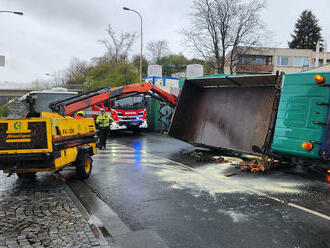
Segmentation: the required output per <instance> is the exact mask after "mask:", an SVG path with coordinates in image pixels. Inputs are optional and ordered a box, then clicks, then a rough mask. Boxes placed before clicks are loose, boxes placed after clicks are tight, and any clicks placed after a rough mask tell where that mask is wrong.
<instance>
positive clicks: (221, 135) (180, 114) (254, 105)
mask: <svg viewBox="0 0 330 248" xmlns="http://www.w3.org/2000/svg"><path fill="white" fill-rule="evenodd" d="M279 81H280V80H279V77H278V76H276V75H254V76H221V77H214V78H210V77H209V78H194V79H187V80H185V83H184V86H183V88H182V92H181V95H180V99H179V101H178V105H177V107H176V110H175V113H174V115H173V119H172V123H171V126H170V130H169V135H170V136H173V137H175V138H178V139H181V140H184V141H187V142H189V143H193V144H199V145H203V146H209V147H215V148H223V149H228V150H233V151H237V152H243V153H251V154H256V153H258V152H256V151H257V150H259V151H262V152H265V149H266V147H267V144H268V143H269V142H270V135H271V131H272V127H273V122H274V118H275V116H274V115H275V114H276V112H274V111H273V109H274V108H275V109H276V107H277V104H278V100H277V97H276V96H277V95H278V94H277V91H278V88H279V87H278V82H279ZM253 147H254V148H253ZM256 147H257V148H259V149H256Z"/></svg>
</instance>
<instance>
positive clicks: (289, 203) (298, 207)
mask: <svg viewBox="0 0 330 248" xmlns="http://www.w3.org/2000/svg"><path fill="white" fill-rule="evenodd" d="M118 145H119V144H118ZM120 145H121V144H120ZM121 146H123V147H127V148H129V149H132V150H134V148H131V147H128V146H125V145H121ZM147 154H150V155H151V156H154V157H156V158H160V159H162V160H166V161H168V162H171V163H175V164H178V165H180V166H183V167H185V168H187V169H189V170H192V171H194V172H196V173H198V174H200V175H203V174H201V173H199V172H198V171H197V170H196V169H194V168H192V167H189V166H187V165H185V164H182V163H180V162H176V161H173V160H170V159H167V158H163V157H160V156H158V155H155V154H152V153H147ZM204 176H205V175H204ZM248 191H250V192H252V193H255V194H258V195H261V196H264V197H266V198H268V199H271V200H274V201H277V202H280V203H282V204H284V205H287V206H290V207H293V208H296V209H300V210H302V211H304V212H307V213H310V214H313V215H316V216H318V217H320V218H322V219H325V220H328V221H330V216H328V215H325V214H322V213H319V212H317V211H314V210H312V209H309V208H305V207H303V206H300V205H297V204H294V203H291V202H286V201H284V200H281V199H279V198H276V197H273V196H270V195H267V194H265V193H263V192H260V191H257V190H248Z"/></svg>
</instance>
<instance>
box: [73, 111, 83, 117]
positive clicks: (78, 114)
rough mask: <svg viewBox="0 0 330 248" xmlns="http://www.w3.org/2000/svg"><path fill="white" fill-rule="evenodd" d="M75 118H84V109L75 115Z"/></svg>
mask: <svg viewBox="0 0 330 248" xmlns="http://www.w3.org/2000/svg"><path fill="white" fill-rule="evenodd" d="M74 118H75V119H83V118H85V113H84V111H78V112H77V113H76V115H75V116H74Z"/></svg>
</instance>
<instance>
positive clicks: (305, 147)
mask: <svg viewBox="0 0 330 248" xmlns="http://www.w3.org/2000/svg"><path fill="white" fill-rule="evenodd" d="M301 147H302V148H304V149H305V150H307V151H310V150H312V149H313V144H312V143H309V142H304V143H302V145H301Z"/></svg>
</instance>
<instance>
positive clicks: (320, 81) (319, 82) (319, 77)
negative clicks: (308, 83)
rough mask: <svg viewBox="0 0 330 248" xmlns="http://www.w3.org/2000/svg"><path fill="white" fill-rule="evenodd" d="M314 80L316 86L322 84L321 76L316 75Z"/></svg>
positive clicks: (322, 78)
mask: <svg viewBox="0 0 330 248" xmlns="http://www.w3.org/2000/svg"><path fill="white" fill-rule="evenodd" d="M314 80H315V81H316V82H317V83H318V84H321V83H324V77H323V76H321V75H318V74H316V75H315V76H314Z"/></svg>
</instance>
